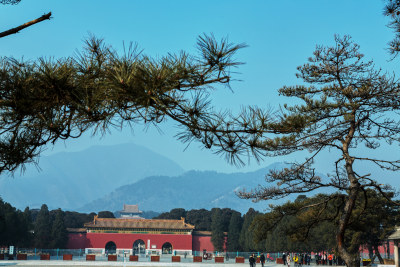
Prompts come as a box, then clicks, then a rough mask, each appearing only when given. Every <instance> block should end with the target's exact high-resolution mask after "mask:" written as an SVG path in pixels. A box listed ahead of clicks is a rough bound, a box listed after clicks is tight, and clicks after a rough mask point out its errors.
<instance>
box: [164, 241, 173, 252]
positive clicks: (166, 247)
mask: <svg viewBox="0 0 400 267" xmlns="http://www.w3.org/2000/svg"><path fill="white" fill-rule="evenodd" d="M162 254H172V245H171V243H169V242H165V243H164V244H163V245H162Z"/></svg>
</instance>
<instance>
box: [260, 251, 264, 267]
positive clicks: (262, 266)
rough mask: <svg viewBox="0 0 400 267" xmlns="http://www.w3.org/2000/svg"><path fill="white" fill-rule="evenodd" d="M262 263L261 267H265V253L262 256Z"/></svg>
mask: <svg viewBox="0 0 400 267" xmlns="http://www.w3.org/2000/svg"><path fill="white" fill-rule="evenodd" d="M260 263H261V267H264V263H265V256H264V253H261V256H260Z"/></svg>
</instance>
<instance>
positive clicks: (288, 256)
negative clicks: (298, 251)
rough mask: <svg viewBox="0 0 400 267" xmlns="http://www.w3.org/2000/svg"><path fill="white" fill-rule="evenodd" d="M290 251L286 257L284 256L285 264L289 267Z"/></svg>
mask: <svg viewBox="0 0 400 267" xmlns="http://www.w3.org/2000/svg"><path fill="white" fill-rule="evenodd" d="M290 261H291V260H290V253H288V255H287V257H286V263H287V266H288V267H290Z"/></svg>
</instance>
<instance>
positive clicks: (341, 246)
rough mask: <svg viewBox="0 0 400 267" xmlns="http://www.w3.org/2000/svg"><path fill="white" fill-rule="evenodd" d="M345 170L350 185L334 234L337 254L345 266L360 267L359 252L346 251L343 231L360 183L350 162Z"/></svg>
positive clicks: (348, 219) (346, 225)
mask: <svg viewBox="0 0 400 267" xmlns="http://www.w3.org/2000/svg"><path fill="white" fill-rule="evenodd" d="M346 171H347V175H348V177H349V181H350V184H351V185H350V190H349V195H348V198H347V200H346V203H345V206H344V209H343V214H342V216H341V219H340V221H339V231H338V232H337V234H336V240H337V245H338V252H339V256H340V257H341V258H342V259H343V260H344V262H345V263H346V266H347V267H360V256H359V252H358V251H357V252H350V251H348V249H347V246H346V244H345V232H346V229H347V227H348V223H349V221H350V217H351V214H352V212H353V209H354V206H355V203H356V199H357V195H358V191H359V187H360V185H359V183H358V181H357V179H356V177H355V174H354V172H353V168H352V162H348V163H347V164H346Z"/></svg>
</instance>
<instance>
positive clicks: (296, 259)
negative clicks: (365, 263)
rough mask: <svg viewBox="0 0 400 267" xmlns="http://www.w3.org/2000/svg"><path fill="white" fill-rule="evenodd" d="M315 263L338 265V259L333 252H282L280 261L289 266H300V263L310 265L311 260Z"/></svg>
mask: <svg viewBox="0 0 400 267" xmlns="http://www.w3.org/2000/svg"><path fill="white" fill-rule="evenodd" d="M312 260H313V262H315V264H316V265H330V266H332V265H338V264H339V261H340V259H339V258H338V257H336V255H335V254H333V253H316V254H311V253H285V252H284V253H283V254H282V261H283V264H284V265H287V266H288V267H291V263H292V264H293V266H294V267H301V266H302V265H310V263H311V261H312Z"/></svg>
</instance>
